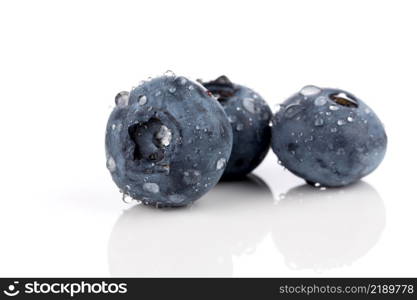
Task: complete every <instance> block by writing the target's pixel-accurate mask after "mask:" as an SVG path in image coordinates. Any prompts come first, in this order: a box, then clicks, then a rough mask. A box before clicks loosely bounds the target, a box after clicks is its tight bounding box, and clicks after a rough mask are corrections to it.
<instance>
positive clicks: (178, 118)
mask: <svg viewBox="0 0 417 300" xmlns="http://www.w3.org/2000/svg"><path fill="white" fill-rule="evenodd" d="M232 134H233V133H232V128H231V126H230V124H229V122H228V119H227V116H226V114H225V112H224V110H223V109H222V107H221V105H220V104H219V103H218V102H217V101H216V99H215V98H213V97H212V96H210V93H209V92H208V91H207V90H206V89H205V88H204V87H203V86H201V85H200V84H198V83H195V82H192V81H190V80H188V79H186V78H184V77H176V76H175V75H172V74H170V75H166V76H162V77H158V78H155V79H152V80H150V81H146V82H144V83H143V84H141V85H139V86H138V87H136V88H134V89H133V90H132V91H131V92H130V93H127V92H122V93H119V94H118V95H117V96H116V107H115V108H114V110H113V112H112V113H111V115H110V118H109V120H108V124H107V129H106V142H105V144H106V157H107V168H108V169H109V171H110V172H111V175H112V178H113V180H114V182H115V183H116V185H117V186H118V187H119V188H120V190H121V191H122V192H123V193H124V194H125V195H128V196H130V197H132V198H133V199H136V200H139V201H142V203H144V204H148V205H152V206H156V207H175V206H184V205H187V204H189V203H191V202H192V201H194V200H196V199H198V198H200V197H201V196H202V195H203V194H205V193H206V192H207V191H208V190H210V189H211V188H212V187H213V186H214V185H215V184H216V183H217V182H218V180H219V179H220V177H221V175H222V174H223V172H224V168H225V166H226V163H227V161H228V159H229V156H230V153H231V149H232V141H233V140H232Z"/></svg>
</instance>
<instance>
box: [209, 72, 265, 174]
mask: <svg viewBox="0 0 417 300" xmlns="http://www.w3.org/2000/svg"><path fill="white" fill-rule="evenodd" d="M202 84H203V85H204V86H205V87H206V88H207V89H208V90H209V91H210V92H211V93H212V94H213V95H214V96H215V97H216V98H217V100H218V101H219V102H220V104H221V105H222V106H223V108H224V110H225V112H226V114H227V116H228V119H229V122H230V123H231V124H232V127H233V149H232V154H231V155H230V160H229V162H228V164H227V167H226V170H225V172H224V174H223V177H222V178H223V179H236V178H243V177H244V176H245V175H246V174H248V173H250V172H251V171H252V170H253V169H255V168H256V167H257V166H258V165H259V164H260V163H261V162H262V160H263V159H264V158H265V156H266V154H267V152H268V150H269V146H270V140H271V128H270V127H269V121H270V119H271V117H272V112H271V109H270V108H269V106H268V104H267V103H266V102H265V100H263V99H262V98H261V96H259V94H257V93H256V92H254V91H253V90H251V89H249V88H247V87H245V86H242V85H238V84H235V83H232V82H231V81H230V80H229V79H228V78H227V77H226V76H221V77H219V78H217V79H216V80H214V81H210V82H203V83H202Z"/></svg>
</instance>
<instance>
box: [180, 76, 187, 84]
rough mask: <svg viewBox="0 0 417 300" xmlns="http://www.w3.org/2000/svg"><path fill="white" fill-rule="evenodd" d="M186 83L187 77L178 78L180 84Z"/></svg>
mask: <svg viewBox="0 0 417 300" xmlns="http://www.w3.org/2000/svg"><path fill="white" fill-rule="evenodd" d="M186 83H187V79H185V78H184V77H181V78H180V84H181V85H185V84H186Z"/></svg>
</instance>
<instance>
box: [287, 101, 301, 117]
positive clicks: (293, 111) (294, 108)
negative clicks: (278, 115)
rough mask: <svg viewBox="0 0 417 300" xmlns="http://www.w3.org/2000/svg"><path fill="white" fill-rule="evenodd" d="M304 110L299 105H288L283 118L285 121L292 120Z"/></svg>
mask: <svg viewBox="0 0 417 300" xmlns="http://www.w3.org/2000/svg"><path fill="white" fill-rule="evenodd" d="M303 110H304V108H303V107H302V106H301V105H299V104H290V105H288V106H287V107H286V108H285V112H284V116H285V117H286V118H287V119H292V118H293V117H295V116H296V115H298V114H299V113H301V112H302V111H303Z"/></svg>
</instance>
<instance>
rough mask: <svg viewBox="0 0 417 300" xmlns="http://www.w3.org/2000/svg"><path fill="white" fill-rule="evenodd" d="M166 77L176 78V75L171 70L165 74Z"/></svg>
mask: <svg viewBox="0 0 417 300" xmlns="http://www.w3.org/2000/svg"><path fill="white" fill-rule="evenodd" d="M164 75H165V76H167V77H175V73H174V72H173V71H171V70H167V71H166V72H165V73H164Z"/></svg>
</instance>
